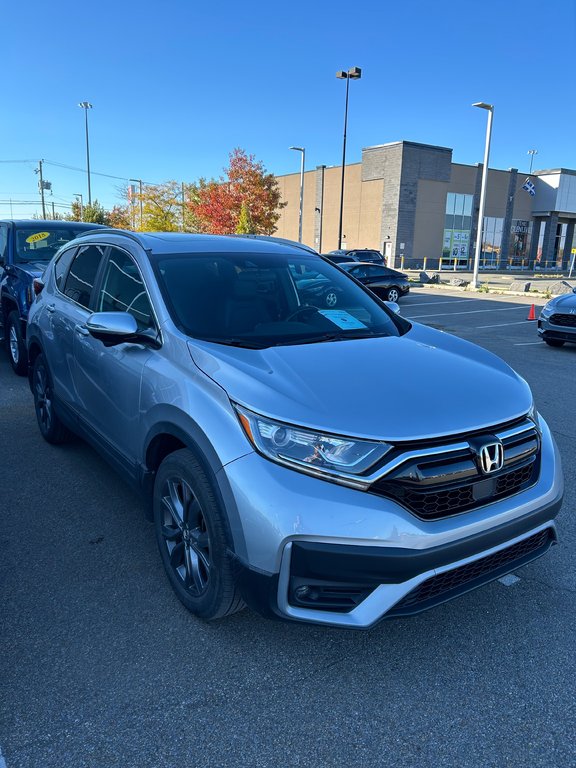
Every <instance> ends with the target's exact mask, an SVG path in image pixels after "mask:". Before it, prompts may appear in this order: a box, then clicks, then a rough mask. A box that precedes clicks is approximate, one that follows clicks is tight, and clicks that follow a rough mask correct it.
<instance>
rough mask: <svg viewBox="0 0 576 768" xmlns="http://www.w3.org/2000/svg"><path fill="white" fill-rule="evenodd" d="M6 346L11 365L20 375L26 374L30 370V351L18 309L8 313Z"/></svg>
mask: <svg viewBox="0 0 576 768" xmlns="http://www.w3.org/2000/svg"><path fill="white" fill-rule="evenodd" d="M6 347H7V349H8V357H9V358H10V365H11V366H12V369H13V370H14V373H17V374H18V376H26V373H27V372H28V351H27V350H26V344H25V343H24V337H23V336H22V324H21V323H20V316H19V314H18V312H17V311H16V310H13V311H12V312H10V314H9V315H8V319H7V321H6Z"/></svg>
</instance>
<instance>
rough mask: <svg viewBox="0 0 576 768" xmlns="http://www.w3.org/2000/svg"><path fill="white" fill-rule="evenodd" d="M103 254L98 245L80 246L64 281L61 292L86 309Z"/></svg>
mask: <svg viewBox="0 0 576 768" xmlns="http://www.w3.org/2000/svg"><path fill="white" fill-rule="evenodd" d="M103 255H104V249H103V248H102V247H101V246H99V245H86V246H84V248H80V249H79V250H78V253H77V254H76V257H75V258H74V261H73V262H72V264H71V266H70V271H69V272H68V276H67V277H66V282H65V283H64V290H63V293H64V294H65V295H66V296H68V298H69V299H72V301H75V302H76V303H77V304H80V305H81V306H83V307H86V309H88V307H89V306H90V296H91V295H92V289H93V287H94V282H95V280H96V275H97V274H98V267H99V266H100V262H101V261H102V257H103Z"/></svg>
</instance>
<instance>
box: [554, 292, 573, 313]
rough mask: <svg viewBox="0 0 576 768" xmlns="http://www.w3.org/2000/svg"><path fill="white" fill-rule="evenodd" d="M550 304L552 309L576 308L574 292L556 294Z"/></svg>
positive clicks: (568, 309)
mask: <svg viewBox="0 0 576 768" xmlns="http://www.w3.org/2000/svg"><path fill="white" fill-rule="evenodd" d="M551 304H552V305H553V307H554V309H558V310H567V311H570V310H571V309H576V293H565V294H564V295H563V296H558V297H557V298H556V299H554V301H553V302H551Z"/></svg>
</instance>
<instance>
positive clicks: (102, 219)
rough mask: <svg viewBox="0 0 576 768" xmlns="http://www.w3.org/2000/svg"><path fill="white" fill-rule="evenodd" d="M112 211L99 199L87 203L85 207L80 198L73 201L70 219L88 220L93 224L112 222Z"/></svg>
mask: <svg viewBox="0 0 576 768" xmlns="http://www.w3.org/2000/svg"><path fill="white" fill-rule="evenodd" d="M109 217H110V213H109V212H108V211H107V210H106V209H105V208H104V206H103V205H101V204H100V203H99V202H98V200H94V202H93V203H87V204H86V205H85V206H84V207H83V209H82V208H81V207H80V203H79V202H78V200H73V201H72V211H71V213H70V214H69V215H68V217H67V219H68V221H88V222H90V223H92V224H110V220H109Z"/></svg>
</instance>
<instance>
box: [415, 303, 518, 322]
mask: <svg viewBox="0 0 576 768" xmlns="http://www.w3.org/2000/svg"><path fill="white" fill-rule="evenodd" d="M514 309H516V310H518V309H521V310H523V311H524V312H526V307H525V306H521V307H504V308H503V309H469V310H468V311H467V312H438V313H437V314H435V315H412V316H410V315H405V317H408V320H418V319H420V318H422V317H445V316H446V315H450V316H452V315H479V314H481V313H482V312H511V311H512V310H514Z"/></svg>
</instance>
